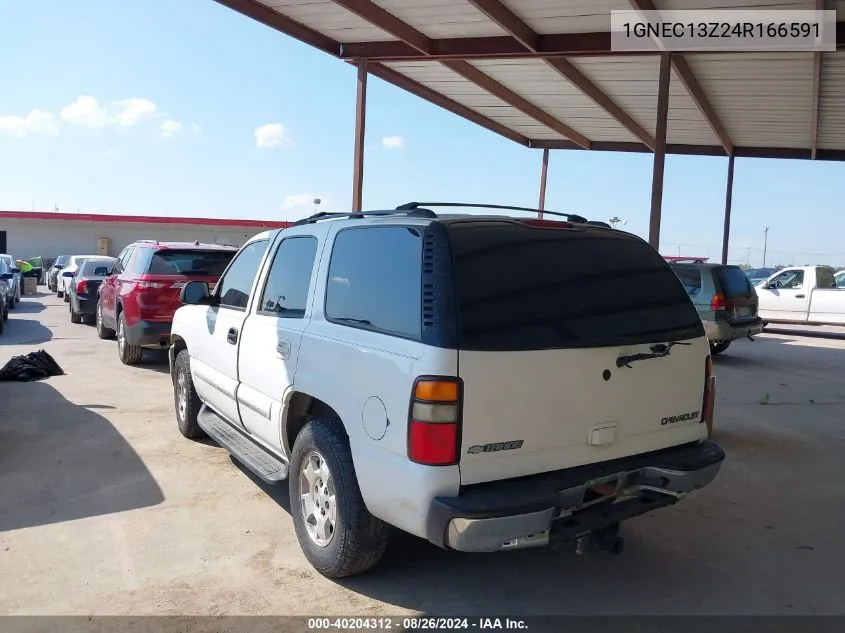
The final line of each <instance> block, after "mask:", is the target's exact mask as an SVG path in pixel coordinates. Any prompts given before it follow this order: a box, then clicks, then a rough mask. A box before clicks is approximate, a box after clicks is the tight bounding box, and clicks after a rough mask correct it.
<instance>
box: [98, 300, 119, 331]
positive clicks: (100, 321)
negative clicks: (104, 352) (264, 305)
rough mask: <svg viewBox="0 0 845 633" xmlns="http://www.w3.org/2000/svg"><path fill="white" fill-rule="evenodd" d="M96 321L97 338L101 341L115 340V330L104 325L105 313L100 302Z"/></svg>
mask: <svg viewBox="0 0 845 633" xmlns="http://www.w3.org/2000/svg"><path fill="white" fill-rule="evenodd" d="M94 319H95V323H96V324H97V336H99V337H100V338H101V339H113V338H114V335H115V332H114V330H113V329H111V328H108V327H106V326H105V325H104V324H103V311H102V308H101V307H100V303H99V302H98V303H97V314H96V316H95V317H94Z"/></svg>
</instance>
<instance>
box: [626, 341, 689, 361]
mask: <svg viewBox="0 0 845 633" xmlns="http://www.w3.org/2000/svg"><path fill="white" fill-rule="evenodd" d="M675 345H690V343H683V342H681V341H670V342H669V343H658V344H657V345H652V346H651V347H650V348H649V349H650V350H651V354H631V355H630V356H620V357H619V358H617V359H616V366H617V367H630V366H631V363H636V362H637V361H638V360H651V359H652V358H664V357H666V356H668V355H669V353H670V352H671V350H672V348H673V347H674V346H675Z"/></svg>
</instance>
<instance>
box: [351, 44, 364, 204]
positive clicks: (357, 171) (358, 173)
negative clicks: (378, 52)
mask: <svg viewBox="0 0 845 633" xmlns="http://www.w3.org/2000/svg"><path fill="white" fill-rule="evenodd" d="M366 123H367V60H366V59H360V60H358V92H357V95H356V99H355V154H354V158H353V160H352V210H353V211H360V210H361V204H362V202H363V197H364V130H365V127H366Z"/></svg>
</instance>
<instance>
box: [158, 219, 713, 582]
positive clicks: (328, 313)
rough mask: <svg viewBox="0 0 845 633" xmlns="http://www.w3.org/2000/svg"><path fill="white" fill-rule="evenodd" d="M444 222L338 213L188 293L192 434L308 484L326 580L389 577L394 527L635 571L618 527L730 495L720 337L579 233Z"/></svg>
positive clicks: (178, 380)
mask: <svg viewBox="0 0 845 633" xmlns="http://www.w3.org/2000/svg"><path fill="white" fill-rule="evenodd" d="M431 206H445V207H451V206H457V205H454V204H451V205H447V204H440V205H434V204H432V203H419V204H418V203H410V204H407V205H403V206H402V207H399V209H397V210H395V211H383V212H370V213H353V214H342V215H341V214H318V215H317V216H314V217H312V218H308V219H306V220H302V221H300V222H298V223H296V225H294V226H293V227H290V228H287V229H283V230H278V231H270V232H266V233H262V234H260V235H256V236H255V237H253V238H252V239H251V240H250V241H249V242H248V243H247V244H245V245H244V246H243V247H242V248H241V249H240V251H239V252H238V254H237V255H236V256H235V257H234V259H233V260H232V262H231V264H230V265H229V267H228V268H227V270H226V271H225V272H224V274H223V276H222V277H221V279H220V281H219V283H218V284H217V286H216V287H215V288H214V290H213V292H209V288H208V286H207V285H206V284H205V282H202V281H192V282H189V283H188V284H187V285H186V286H185V287H184V288H183V290H182V295H181V299H182V302H183V303H184V304H186V305H184V306H183V307H181V308H179V310H177V312H176V315H175V317H174V320H173V329H172V336H171V341H172V347H171V348H170V361H171V375H172V378H173V384H174V395H175V404H176V411H177V421H178V426H179V430H180V431H181V432H182V433H183V434H184V435H185V436H186V437H189V438H197V437H201V436H203V435H206V434H207V435H209V436H211V437H212V438H213V439H214V440H215V441H217V442H218V443H219V444H220V445H222V446H224V447H225V448H226V449H227V450H229V451H230V452H231V453H232V454H233V455H234V456H235V457H236V458H237V459H238V460H240V461H241V462H243V463H244V464H245V465H246V466H247V467H249V468H250V469H251V470H253V471H254V472H255V473H256V474H257V475H258V476H260V477H261V478H262V479H264V480H265V481H268V482H273V483H275V482H279V481H282V480H284V479H288V481H289V484H288V485H289V488H290V499H291V512H292V515H293V521H294V525H295V526H296V532H297V537H298V539H299V543H300V545H301V547H302V549H303V551H304V552H305V555H306V557H307V558H308V560H309V561H310V562H311V564H312V565H313V566H314V567H315V568H316V569H317V570H318V571H319V572H321V573H322V574H324V575H326V576H329V577H340V576H347V575H351V574H356V573H360V572H362V571H365V570H367V569H369V568H371V567H372V566H374V565H375V564H376V563H377V562H378V561H379V559H380V558H381V556H382V554H383V552H384V549H385V546H386V543H387V539H388V533H389V528H388V526H395V527H397V528H400V529H402V530H405V531H407V532H410V533H411V534H415V535H417V536H420V537H422V538H425V539H428V540H429V541H431V542H432V543H434V544H436V545H438V546H440V547H446V548H450V549H455V550H460V551H465V552H489V551H497V550H509V549H517V548H523V547H532V546H538V545H546V544H548V543H550V542H558V541H569V542H574V543H576V546H577V549H578V550H579V551H583V550H584V549H585V546H586V545H587V544H591V545H592V547H593V548H594V549H602V550H609V551H619V550H620V549H621V545H622V540H621V538H620V537H619V536H618V535H617V531H618V526H619V522H620V521H622V520H624V519H628V518H630V517H633V516H636V515H639V514H642V513H644V512H648V511H651V510H653V509H655V508H658V507H661V506H666V505H670V504H672V503H674V502H675V501H677V500H678V499H680V498H682V497H683V496H685V495H686V494H687V493H689V492H691V491H692V490H694V489H697V488H701V487H703V486H705V485H707V484H709V483H710V482H711V481H712V480H713V478H714V477H715V476H716V473H717V471H718V470H719V467H720V466H721V463H722V460H723V459H724V456H725V454H724V451H723V450H722V449H721V448H720V447H719V446H718V445H717V444H716V443H714V442H712V441H711V440H709V439H708V438H709V435H710V433H709V430H710V426H711V421H712V414H713V403H714V388H715V378H714V377H713V376H712V375H711V364H710V356H709V345H708V342H707V337H706V336H705V333H704V330H703V327H702V324H701V320H700V319H699V318H698V315H697V313H696V311H695V308H694V307H693V305H692V303H691V302H690V300H689V297H688V296H687V293H686V292H685V291H684V288H683V287H682V285H681V284H680V282H679V281H678V279H677V277H676V276H675V274H674V273H673V272H672V270H671V268H669V265H668V264H667V263H666V262H665V261H664V260H663V258H662V257H661V256H660V255H659V254H658V253H657V252H656V251H655V250H654V249H652V248H651V247H650V246H649V245H648V244H647V243H645V242H644V241H643V240H641V239H640V238H638V237H636V236H634V235H630V234H628V233H624V232H621V231H615V230H612V229H610V228H604V227H601V226H595V224H598V223H588V222H586V220H584V219H583V218H581V217H579V216H567V218H568V220H567V221H566V222H563V221H548V220H535V219H530V218H522V217H502V216H489V215H488V216H481V215H472V214H467V213H464V214H462V215H437V214H435V213H434V212H433V211H431V210H430V209H428V208H426V207H431ZM461 206H488V207H492V206H494V205H461ZM495 208H503V207H495ZM509 209H513V210H519V211H522V209H519V208H509ZM513 210H512V211H510V212H511V213H513ZM535 213H536V211H535Z"/></svg>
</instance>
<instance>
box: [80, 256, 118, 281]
mask: <svg viewBox="0 0 845 633" xmlns="http://www.w3.org/2000/svg"><path fill="white" fill-rule="evenodd" d="M113 265H114V262H112V261H109V260H103V261H96V260H90V259H89V260H88V261H86V262H85V263H84V264H82V268H81V269H80V270H81V274H82V276H83V277H106V276H107V275H108V270H109V268H111V267H112V266H113Z"/></svg>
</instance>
